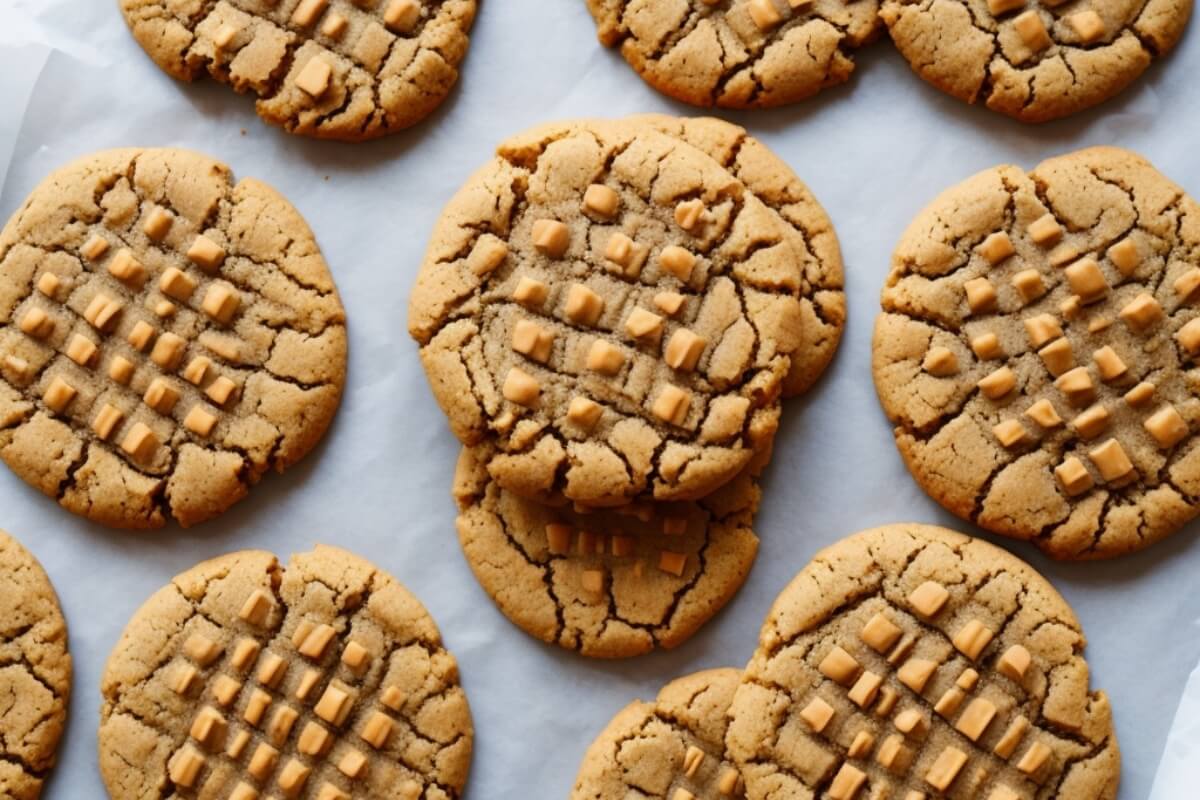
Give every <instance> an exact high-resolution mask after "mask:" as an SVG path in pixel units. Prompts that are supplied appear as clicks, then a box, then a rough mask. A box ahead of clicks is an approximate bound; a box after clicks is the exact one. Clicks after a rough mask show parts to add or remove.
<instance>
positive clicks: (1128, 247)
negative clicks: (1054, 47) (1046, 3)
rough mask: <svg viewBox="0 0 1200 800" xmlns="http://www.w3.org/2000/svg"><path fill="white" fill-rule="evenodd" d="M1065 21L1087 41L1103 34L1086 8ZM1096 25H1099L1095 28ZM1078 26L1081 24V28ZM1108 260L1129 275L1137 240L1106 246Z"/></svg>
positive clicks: (1135, 262) (1135, 263)
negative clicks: (1089, 36) (1092, 36)
mask: <svg viewBox="0 0 1200 800" xmlns="http://www.w3.org/2000/svg"><path fill="white" fill-rule="evenodd" d="M1067 21H1068V22H1070V23H1071V27H1073V28H1075V30H1076V31H1077V32H1078V33H1079V35H1080V37H1083V39H1084V41H1089V40H1088V38H1087V37H1088V35H1089V34H1091V35H1094V36H1095V37H1096V38H1099V37H1100V36H1102V35H1104V22H1103V21H1102V20H1101V19H1100V15H1099V14H1097V13H1096V12H1095V11H1091V10H1088V11H1082V12H1080V13H1078V14H1072V15H1071V16H1069V17H1068V18H1067ZM1096 25H1098V26H1099V27H1098V28H1096V27H1095V26H1096ZM1080 26H1083V29H1081V27H1080ZM1084 29H1086V30H1087V33H1085V32H1084ZM1108 260H1109V261H1111V262H1113V264H1115V265H1116V267H1117V269H1118V270H1120V271H1121V274H1122V275H1124V276H1125V277H1129V276H1130V275H1132V274H1133V273H1134V271H1135V270H1136V269H1137V268H1138V265H1139V264H1141V263H1142V254H1141V253H1140V252H1139V251H1138V246H1137V242H1135V241H1133V239H1129V238H1126V239H1122V240H1121V241H1119V242H1117V243H1116V244H1114V245H1113V246H1112V247H1110V248H1108Z"/></svg>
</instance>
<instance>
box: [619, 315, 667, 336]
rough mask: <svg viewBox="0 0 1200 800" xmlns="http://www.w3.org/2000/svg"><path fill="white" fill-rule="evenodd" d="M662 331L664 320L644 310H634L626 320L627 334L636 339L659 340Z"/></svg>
mask: <svg viewBox="0 0 1200 800" xmlns="http://www.w3.org/2000/svg"><path fill="white" fill-rule="evenodd" d="M662 330H663V318H662V317H660V316H659V315H658V314H655V313H652V312H650V311H647V310H646V309H644V308H635V309H633V311H631V312H630V313H629V316H628V317H627V318H626V319H625V332H626V333H628V334H629V335H630V336H631V337H633V338H634V339H643V340H652V339H657V338H658V337H659V336H661V335H662Z"/></svg>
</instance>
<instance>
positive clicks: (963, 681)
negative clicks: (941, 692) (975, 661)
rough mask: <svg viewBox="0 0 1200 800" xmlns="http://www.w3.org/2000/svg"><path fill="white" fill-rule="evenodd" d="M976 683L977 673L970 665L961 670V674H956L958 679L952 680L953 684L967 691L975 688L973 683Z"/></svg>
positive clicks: (977, 680) (977, 681)
mask: <svg viewBox="0 0 1200 800" xmlns="http://www.w3.org/2000/svg"><path fill="white" fill-rule="evenodd" d="M977 683H979V673H978V672H976V671H975V670H973V669H971V668H970V667H967V668H966V669H964V670H963V671H962V674H961V675H959V676H958V680H956V681H955V682H954V685H955V686H957V687H958V688H960V689H966V690H967V691H968V692H969V691H971V690H972V689H974V688H975V684H977Z"/></svg>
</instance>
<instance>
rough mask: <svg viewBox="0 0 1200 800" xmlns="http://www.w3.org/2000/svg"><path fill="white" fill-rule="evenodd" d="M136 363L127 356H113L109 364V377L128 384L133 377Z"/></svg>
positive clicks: (124, 384) (122, 383)
mask: <svg viewBox="0 0 1200 800" xmlns="http://www.w3.org/2000/svg"><path fill="white" fill-rule="evenodd" d="M133 371H134V364H133V362H132V361H130V360H129V359H127V358H125V356H113V360H112V361H110V362H109V364H108V377H110V378H112V379H113V380H114V381H116V382H117V383H119V384H121V385H122V386H126V385H128V383H129V381H130V379H132V378H133Z"/></svg>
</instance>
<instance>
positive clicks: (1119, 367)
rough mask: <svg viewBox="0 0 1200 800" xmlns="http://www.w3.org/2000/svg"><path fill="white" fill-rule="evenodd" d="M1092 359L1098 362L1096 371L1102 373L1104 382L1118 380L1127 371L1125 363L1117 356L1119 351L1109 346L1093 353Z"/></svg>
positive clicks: (1101, 376)
mask: <svg viewBox="0 0 1200 800" xmlns="http://www.w3.org/2000/svg"><path fill="white" fill-rule="evenodd" d="M1092 359H1093V360H1094V361H1095V362H1096V370H1097V372H1099V373H1100V380H1102V381H1112V380H1116V379H1117V378H1119V377H1121V376H1122V375H1124V374H1125V372H1126V371H1127V368H1126V367H1125V362H1124V361H1122V360H1121V357H1120V356H1118V355H1117V351H1116V350H1113V349H1112V348H1111V347H1110V346H1108V345H1105V346H1104V347H1101V348H1100V349H1099V350H1097V351H1096V352H1094V353H1092Z"/></svg>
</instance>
